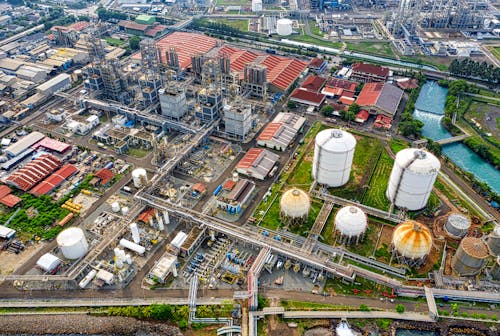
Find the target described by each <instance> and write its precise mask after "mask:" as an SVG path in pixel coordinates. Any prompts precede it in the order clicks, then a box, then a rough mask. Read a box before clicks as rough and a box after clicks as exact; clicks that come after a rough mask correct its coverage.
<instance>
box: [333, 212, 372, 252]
mask: <svg viewBox="0 0 500 336" xmlns="http://www.w3.org/2000/svg"><path fill="white" fill-rule="evenodd" d="M367 227H368V218H367V217H366V214H365V213H364V212H363V210H361V209H360V208H358V207H356V206H352V205H349V206H346V207H343V208H342V209H340V210H339V211H338V212H337V214H336V215H335V230H337V231H338V232H339V234H340V239H341V241H342V243H345V244H352V243H358V242H359V241H360V240H361V239H362V238H363V236H364V234H365V232H366V228H367Z"/></svg>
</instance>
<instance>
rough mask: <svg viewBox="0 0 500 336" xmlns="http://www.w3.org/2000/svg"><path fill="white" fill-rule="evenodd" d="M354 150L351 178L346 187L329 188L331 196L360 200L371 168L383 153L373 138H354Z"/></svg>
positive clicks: (379, 144) (377, 141) (379, 143)
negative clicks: (355, 141)
mask: <svg viewBox="0 0 500 336" xmlns="http://www.w3.org/2000/svg"><path fill="white" fill-rule="evenodd" d="M356 140H357V143H356V149H355V150H354V158H353V160H352V170H351V178H350V179H349V182H347V184H346V185H344V186H342V187H339V188H330V189H329V190H330V193H332V194H333V195H336V196H339V197H342V198H347V199H352V200H355V199H358V200H359V199H361V198H362V192H363V187H364V186H365V185H367V183H368V180H369V178H370V174H371V172H372V170H373V167H374V166H375V164H376V163H377V159H378V157H379V156H380V153H381V152H382V151H383V149H384V148H383V146H382V143H381V142H380V141H379V140H378V139H375V138H370V137H366V136H363V137H356Z"/></svg>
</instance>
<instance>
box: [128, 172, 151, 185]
mask: <svg viewBox="0 0 500 336" xmlns="http://www.w3.org/2000/svg"><path fill="white" fill-rule="evenodd" d="M132 181H133V182H134V187H136V188H141V187H142V186H143V185H145V184H146V183H147V182H148V174H147V172H146V169H144V168H136V169H134V170H133V171H132Z"/></svg>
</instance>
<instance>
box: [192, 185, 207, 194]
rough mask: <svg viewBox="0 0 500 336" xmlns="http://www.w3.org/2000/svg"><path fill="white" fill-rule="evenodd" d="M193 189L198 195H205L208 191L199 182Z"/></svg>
mask: <svg viewBox="0 0 500 336" xmlns="http://www.w3.org/2000/svg"><path fill="white" fill-rule="evenodd" d="M191 189H193V191H195V192H197V193H198V194H203V193H204V192H205V191H207V186H206V185H204V184H203V183H200V182H198V183H195V184H194V185H193V187H192V188H191Z"/></svg>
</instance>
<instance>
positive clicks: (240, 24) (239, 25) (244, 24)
mask: <svg viewBox="0 0 500 336" xmlns="http://www.w3.org/2000/svg"><path fill="white" fill-rule="evenodd" d="M210 21H211V22H217V23H223V24H225V25H227V26H230V27H233V28H236V29H238V30H240V31H243V32H247V31H248V20H246V19H234V20H232V19H211V20H210Z"/></svg>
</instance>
